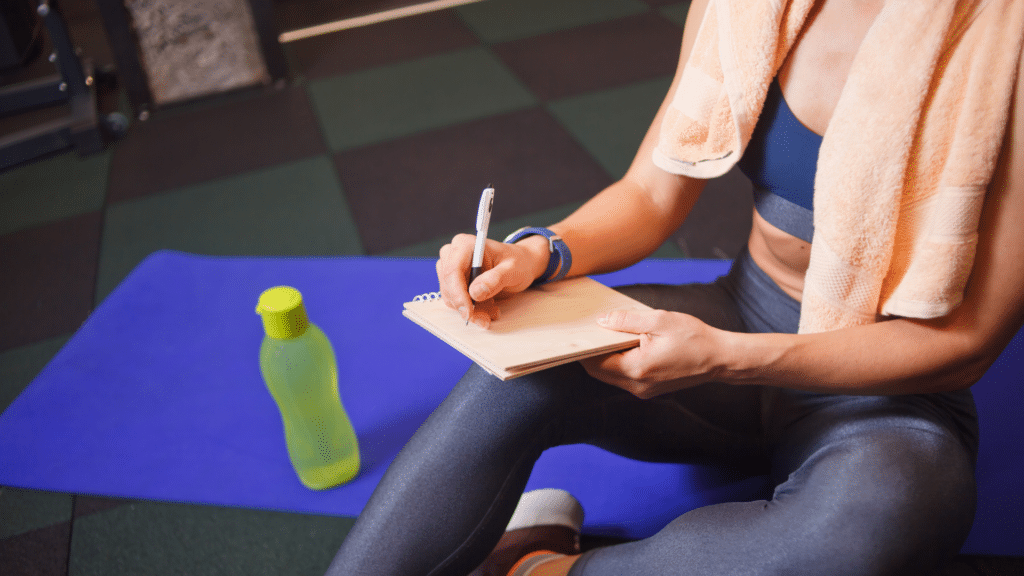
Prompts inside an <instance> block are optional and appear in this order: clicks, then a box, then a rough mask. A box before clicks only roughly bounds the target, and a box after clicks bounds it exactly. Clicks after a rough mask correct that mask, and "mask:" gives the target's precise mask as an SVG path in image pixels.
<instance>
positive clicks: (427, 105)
mask: <svg viewBox="0 0 1024 576" xmlns="http://www.w3.org/2000/svg"><path fill="white" fill-rule="evenodd" d="M308 89H309V93H310V95H311V97H312V100H313V104H314V107H315V108H316V111H317V114H318V116H319V118H320V122H321V124H322V126H323V129H324V133H325V134H326V137H327V142H328V145H329V146H330V148H331V149H332V150H335V151H339V150H346V149H350V148H354V147H358V146H362V145H365V144H370V143H375V142H380V141H383V140H387V139H391V138H395V137H398V136H406V135H410V134H414V133H417V132H422V131H425V130H429V129H433V128H440V127H443V126H447V125H450V124H456V123H460V122H465V121H468V120H474V119H477V118H482V117H485V116H490V115H492V114H498V113H501V112H510V111H512V110H517V109H521V108H525V107H528V106H531V105H533V104H534V103H535V99H534V97H533V95H532V94H530V92H529V91H527V90H526V88H525V87H523V85H522V84H521V83H520V82H519V80H517V79H516V78H515V76H514V75H513V74H512V73H511V72H509V70H508V69H507V68H506V67H505V66H504V64H502V63H501V62H500V61H499V60H498V59H497V58H496V57H495V56H494V54H492V53H491V52H490V50H488V49H486V48H480V47H474V48H469V49H466V50H460V51H457V52H449V53H446V54H442V55H438V56H430V57H427V58H421V59H418V60H412V61H408V62H402V63H399V64H394V65H391V66H386V67H382V68H374V69H372V70H366V71H363V72H355V73H352V74H347V75H343V76H337V77H333V78H326V79H322V80H315V81H311V82H310V83H309V86H308Z"/></svg>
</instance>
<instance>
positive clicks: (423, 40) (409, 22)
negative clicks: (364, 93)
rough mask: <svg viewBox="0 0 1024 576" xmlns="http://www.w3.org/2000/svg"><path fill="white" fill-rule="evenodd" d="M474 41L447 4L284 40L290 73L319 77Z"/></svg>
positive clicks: (419, 55)
mask: <svg viewBox="0 0 1024 576" xmlns="http://www.w3.org/2000/svg"><path fill="white" fill-rule="evenodd" d="M476 44H478V41H477V39H476V36H474V35H473V33H472V32H470V31H469V29H467V28H466V26H465V25H464V24H462V22H461V21H460V20H459V19H458V18H456V17H455V14H454V13H453V12H452V11H450V10H445V11H441V12H433V13H430V14H425V15H422V16H416V17H414V18H402V19H400V20H393V21H390V22H385V23H382V24H376V25H373V26H365V27H360V28H354V29H351V30H344V31H341V32H335V33H331V34H325V35H323V36H316V37H313V38H308V39H305V40H298V41H295V42H290V43H288V44H286V45H285V50H286V51H287V53H288V54H289V56H290V57H291V59H292V62H293V66H294V70H293V72H294V73H296V74H300V75H303V76H305V77H307V78H322V77H324V76H331V75H335V74H344V73H347V72H353V71H355V70H362V69H365V68H370V67H373V66H382V65H385V64H390V63H392V62H398V61H400V60H408V59H412V58H420V57H423V56H429V55H431V54H436V53H439V52H445V51H449V50H457V49H459V48H467V47H469V46H474V45H476Z"/></svg>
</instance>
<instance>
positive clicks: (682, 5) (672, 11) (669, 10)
mask: <svg viewBox="0 0 1024 576" xmlns="http://www.w3.org/2000/svg"><path fill="white" fill-rule="evenodd" d="M658 11H659V12H661V15H662V16H664V17H665V18H668V19H669V20H671V21H673V22H675V23H676V24H679V25H680V26H685V25H686V14H687V13H688V12H689V11H690V2H689V0H687V1H686V2H679V3H678V4H669V5H668V6H662V7H661V8H658Z"/></svg>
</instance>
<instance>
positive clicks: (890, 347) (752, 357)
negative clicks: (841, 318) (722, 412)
mask: <svg viewBox="0 0 1024 576" xmlns="http://www.w3.org/2000/svg"><path fill="white" fill-rule="evenodd" d="M720 336H721V337H722V338H724V339H725V341H724V346H723V348H722V349H723V350H726V351H727V352H726V357H724V358H723V359H722V363H721V366H720V367H719V369H718V376H719V378H720V379H721V380H722V381H725V382H729V383H732V384H762V385H769V386H778V387H782V388H791V389H797V390H805V391H809V392H820V393H830V394H864V395H890V394H920V393H929V392H942V391H950V390H959V389H962V388H966V387H968V386H970V385H971V384H973V383H974V382H976V381H977V380H978V379H979V378H981V376H982V375H984V373H985V371H986V370H987V369H988V367H989V366H990V365H991V363H992V362H993V361H994V360H995V356H994V355H993V354H991V353H986V351H985V348H984V347H983V346H980V345H978V341H979V338H978V337H977V336H974V335H972V334H971V333H970V332H969V331H967V330H963V329H958V328H954V327H950V326H944V327H942V326H938V325H937V324H936V323H933V322H929V321H919V320H908V319H895V320H891V321H887V322H879V323H876V324H871V325H868V326H859V327H856V328H847V329H844V330H836V331H833V332H824V333H820V334H801V335H797V334H738V333H721V334H720ZM996 349H1001V346H1000V347H998V348H996Z"/></svg>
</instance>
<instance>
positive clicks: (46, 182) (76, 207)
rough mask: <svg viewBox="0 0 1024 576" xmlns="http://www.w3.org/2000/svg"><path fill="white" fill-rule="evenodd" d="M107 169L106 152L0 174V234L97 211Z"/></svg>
mask: <svg viewBox="0 0 1024 576" xmlns="http://www.w3.org/2000/svg"><path fill="white" fill-rule="evenodd" d="M109 169H110V154H109V153H106V152H104V153H101V154H96V155H93V156H87V157H85V158H80V157H79V156H78V155H77V154H73V153H67V154H61V155H59V156H55V157H53V158H48V159H46V160H40V161H38V162H34V163H31V164H26V165H23V166H19V167H17V168H14V169H12V170H8V171H6V172H2V173H0V234H8V233H11V232H15V231H18V230H24V229H26V228H31V227H34V226H39V225H41V224H47V223H50V222H56V221H59V220H63V219H65V218H70V217H72V216H79V215H82V214H86V213H88V212H95V211H97V210H99V209H100V208H102V207H103V200H104V198H105V197H106V194H107V173H108V172H109Z"/></svg>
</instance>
